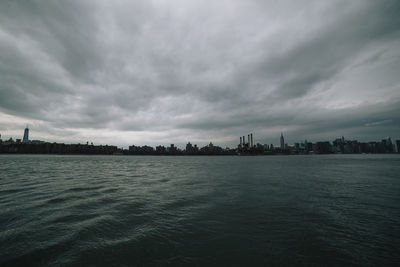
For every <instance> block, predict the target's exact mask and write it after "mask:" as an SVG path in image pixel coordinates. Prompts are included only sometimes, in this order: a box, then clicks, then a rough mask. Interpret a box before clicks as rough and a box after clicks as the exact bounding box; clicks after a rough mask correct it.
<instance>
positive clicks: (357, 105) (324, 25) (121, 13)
mask: <svg viewBox="0 0 400 267" xmlns="http://www.w3.org/2000/svg"><path fill="white" fill-rule="evenodd" d="M399 47H400V3H399V1H395V0H394V1H389V0H383V1H372V0H371V1H364V0H363V1H351V3H350V2H349V1H339V0H338V1H183V0H181V1H111V2H110V1H105V0H104V1H94V0H93V1H39V0H38V1H4V2H3V3H2V8H1V9H0V133H2V134H3V138H4V136H8V135H16V134H18V135H22V133H23V128H24V126H25V124H29V125H30V128H31V135H33V136H32V138H34V136H35V137H36V138H35V139H47V140H51V141H63V142H85V141H87V140H89V141H93V142H95V143H112V144H117V145H122V146H127V145H129V144H152V145H155V144H167V143H178V144H182V143H184V142H187V141H192V142H197V143H200V144H201V143H206V142H209V141H213V142H215V143H218V144H220V145H235V144H236V143H237V142H238V140H237V139H238V136H241V135H247V134H248V133H250V132H253V133H254V134H255V137H256V140H257V141H258V142H261V143H271V142H272V143H277V142H278V137H279V134H280V132H281V131H283V132H284V133H285V135H286V136H287V139H288V141H289V142H294V141H301V140H304V139H305V138H307V139H309V140H317V139H326V140H331V139H332V138H335V137H337V136H342V135H345V136H348V137H349V138H358V139H360V140H379V139H382V138H384V137H385V136H387V135H390V136H392V138H395V139H396V138H397V139H399V138H400V136H399V132H400V108H399V107H400V79H399V74H400V73H399V69H400V50H399V49H398V48H399Z"/></svg>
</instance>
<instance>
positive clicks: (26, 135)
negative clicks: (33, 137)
mask: <svg viewBox="0 0 400 267" xmlns="http://www.w3.org/2000/svg"><path fill="white" fill-rule="evenodd" d="M22 142H24V143H28V142H29V129H28V127H26V128H25V131H24V138H23V139H22Z"/></svg>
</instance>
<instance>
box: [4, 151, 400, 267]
mask: <svg viewBox="0 0 400 267" xmlns="http://www.w3.org/2000/svg"><path fill="white" fill-rule="evenodd" d="M399 264H400V155H308V156H253V157H251V156H249V157H238V156H215V157H212V156H192V157H191V156H187V157H183V156H176V157H173V156H169V157H167V156H164V157H163V156H158V157H157V156H154V157H153V156H81V155H76V156H57V155H0V265H2V266H14V265H19V266H88V265H89V266H90V265H91V266H166V265H169V266H283V265H286V266H288V265H289V266H292V265H304V266H320V265H331V266H335V265H336V266H343V265H360V266H372V265H374V266H390V265H399Z"/></svg>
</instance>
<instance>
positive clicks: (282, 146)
mask: <svg viewBox="0 0 400 267" xmlns="http://www.w3.org/2000/svg"><path fill="white" fill-rule="evenodd" d="M281 149H285V139H283V134H282V133H281Z"/></svg>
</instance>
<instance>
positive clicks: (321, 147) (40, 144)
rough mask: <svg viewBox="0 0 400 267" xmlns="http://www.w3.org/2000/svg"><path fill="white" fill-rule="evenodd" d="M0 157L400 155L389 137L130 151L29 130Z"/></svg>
mask: <svg viewBox="0 0 400 267" xmlns="http://www.w3.org/2000/svg"><path fill="white" fill-rule="evenodd" d="M0 153H20V154H99V155H305V154H363V153H364V154H367V153H380V154H382V153H400V140H396V141H395V142H392V140H391V138H390V137H386V138H384V139H382V140H381V141H370V142H359V141H357V140H347V139H345V138H344V137H343V136H342V137H340V138H337V139H335V140H333V141H332V142H330V141H317V142H308V141H307V140H304V141H303V142H296V143H294V144H291V145H289V144H287V143H285V138H284V135H283V133H281V136H280V138H279V145H278V146H276V145H274V144H261V143H256V142H254V139H253V134H252V133H250V134H248V135H247V138H246V136H240V137H239V144H238V145H237V147H235V148H230V147H225V148H223V147H220V146H217V145H214V144H213V143H212V142H210V143H209V144H208V145H205V146H203V147H199V146H197V144H192V143H190V142H188V143H187V144H186V147H185V148H184V149H181V148H179V147H177V146H175V145H174V144H170V146H163V145H159V146H156V147H155V148H154V147H152V146H148V145H144V146H137V145H131V146H129V148H128V149H124V148H118V147H117V146H114V145H93V143H90V144H89V142H86V143H85V144H80V143H78V144H64V143H56V142H53V143H50V142H46V141H42V140H30V139H29V129H28V128H25V130H24V135H23V138H22V139H19V138H17V139H15V140H14V139H13V138H9V139H8V140H2V139H1V135H0Z"/></svg>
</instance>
